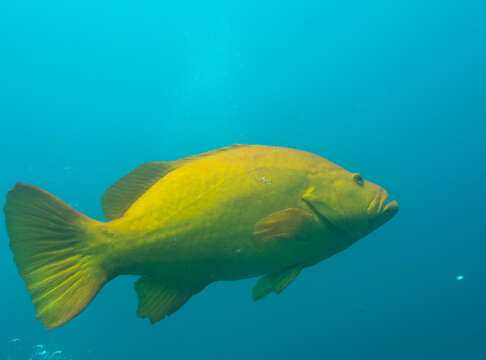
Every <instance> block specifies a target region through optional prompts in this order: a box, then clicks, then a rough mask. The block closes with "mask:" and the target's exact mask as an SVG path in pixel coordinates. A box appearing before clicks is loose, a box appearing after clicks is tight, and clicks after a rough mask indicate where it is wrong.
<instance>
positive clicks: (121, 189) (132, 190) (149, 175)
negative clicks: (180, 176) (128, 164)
mask: <svg viewBox="0 0 486 360" xmlns="http://www.w3.org/2000/svg"><path fill="white" fill-rule="evenodd" d="M173 169H174V164H173V162H171V161H168V162H164V161H153V162H148V163H145V164H142V165H140V166H139V167H137V168H136V169H135V170H133V171H132V172H130V173H128V174H127V175H125V176H124V177H122V178H121V179H120V180H118V181H117V182H116V183H114V184H113V185H111V186H110V187H109V188H108V189H107V190H106V192H105V193H104V194H103V196H102V197H101V203H102V205H103V213H104V214H105V218H106V219H107V220H115V219H118V218H119V217H121V216H122V215H123V214H124V213H125V211H127V209H128V208H129V207H130V205H132V204H133V203H134V202H135V200H137V199H138V198H139V197H140V196H141V195H142V194H143V193H144V192H145V191H147V190H148V189H149V188H150V187H151V186H152V185H154V184H155V183H156V182H157V181H159V179H161V178H162V177H164V176H165V175H166V174H168V173H169V172H170V171H172V170H173Z"/></svg>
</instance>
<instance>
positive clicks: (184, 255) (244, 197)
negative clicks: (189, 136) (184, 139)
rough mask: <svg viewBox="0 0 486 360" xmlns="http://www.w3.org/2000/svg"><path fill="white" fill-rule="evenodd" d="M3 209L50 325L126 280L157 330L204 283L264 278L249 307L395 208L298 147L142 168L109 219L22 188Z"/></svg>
mask: <svg viewBox="0 0 486 360" xmlns="http://www.w3.org/2000/svg"><path fill="white" fill-rule="evenodd" d="M6 198H7V199H6V203H5V206H4V213H5V219H6V228H7V232H8V235H9V238H10V248H11V250H12V252H13V257H14V261H15V263H16V265H17V268H18V272H19V274H20V276H21V277H22V279H23V280H24V282H25V284H26V288H27V290H28V291H29V292H30V294H31V298H32V302H33V304H34V306H35V309H36V317H37V318H38V319H39V320H40V322H41V323H42V324H43V325H44V326H45V327H46V329H54V328H56V327H59V326H61V325H64V324H65V323H67V322H68V321H70V320H71V319H72V318H74V317H75V316H77V315H78V314H79V313H80V312H82V311H83V310H84V309H85V308H86V307H87V305H88V304H89V303H90V302H91V300H92V299H93V298H94V297H95V296H96V294H97V293H98V292H99V291H100V290H101V288H102V287H103V286H104V285H105V284H106V283H107V282H109V281H110V280H112V279H114V278H116V277H118V276H121V275H128V274H130V275H139V276H140V278H138V279H137V280H136V281H135V285H134V287H135V291H136V295H137V298H138V309H137V315H138V316H139V317H141V318H148V319H149V320H150V321H151V323H156V322H158V321H159V320H162V319H163V318H165V317H166V316H168V315H171V314H173V313H174V312H176V311H177V310H178V309H180V308H181V306H183V305H184V304H185V303H186V302H187V301H188V300H189V299H190V298H191V297H192V296H193V295H195V294H197V293H199V292H200V291H202V290H203V289H205V288H206V287H207V286H208V285H210V284H212V283H214V282H220V281H234V280H240V279H246V278H252V277H260V278H259V280H258V281H257V282H256V285H255V287H254V288H253V300H254V301H257V300H260V299H262V298H264V297H265V296H267V295H269V294H270V293H272V292H274V293H277V294H279V293H281V292H282V291H283V290H284V289H285V288H286V287H287V286H288V285H289V284H290V283H292V282H293V281H294V280H295V279H296V278H297V276H298V275H299V273H300V272H301V271H302V270H303V269H306V268H309V267H311V266H313V265H316V264H318V263H320V262H321V261H323V260H325V259H327V258H329V257H331V256H333V255H335V254H337V253H339V252H341V251H343V250H345V249H346V248H348V247H349V246H351V245H352V244H353V243H355V242H356V241H357V240H359V239H361V238H363V237H364V236H366V235H368V234H369V233H371V232H372V231H374V230H375V229H377V228H378V227H380V226H381V225H383V224H384V223H386V222H388V221H389V220H390V219H391V218H393V217H394V215H395V214H396V213H397V212H398V203H397V202H396V201H395V200H393V201H389V195H388V192H387V191H386V190H384V189H383V188H381V187H380V186H378V185H376V184H374V183H372V182H370V181H368V180H366V179H364V177H363V176H362V175H361V174H359V173H352V172H349V171H347V170H345V169H344V168H342V167H340V166H338V165H336V164H334V163H332V162H330V161H328V160H326V159H325V158H323V157H321V156H319V155H316V154H313V153H310V152H306V151H301V150H295V149H288V148H284V147H276V146H264V145H241V144H237V145H233V146H228V147H224V148H221V149H217V150H212V151H209V152H206V153H203V154H199V155H194V156H189V157H186V158H182V159H179V160H175V161H165V162H164V161H154V162H147V163H144V164H142V165H140V166H139V167H137V168H135V169H134V170H133V171H131V172H130V173H128V174H127V175H126V176H124V177H122V178H121V179H120V180H119V181H118V182H116V183H115V184H114V185H112V186H110V187H109V188H108V189H107V191H106V192H105V194H104V195H103V196H102V207H103V213H104V217H105V219H106V221H98V220H95V219H91V218H89V217H88V216H86V215H83V214H81V213H80V212H78V211H76V210H75V209H74V208H72V207H71V206H69V205H68V204H67V203H65V202H63V201H62V200H60V199H58V198H57V197H55V196H54V195H52V194H50V193H49V192H47V191H44V190H42V189H40V188H38V187H35V186H33V185H28V184H24V183H17V184H16V185H15V187H14V188H13V189H12V190H11V191H9V192H8V194H7V197H6Z"/></svg>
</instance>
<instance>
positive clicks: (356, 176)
mask: <svg viewBox="0 0 486 360" xmlns="http://www.w3.org/2000/svg"><path fill="white" fill-rule="evenodd" d="M353 180H354V182H355V183H356V184H358V185H363V176H361V174H354V175H353Z"/></svg>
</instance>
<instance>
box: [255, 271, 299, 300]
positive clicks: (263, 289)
mask: <svg viewBox="0 0 486 360" xmlns="http://www.w3.org/2000/svg"><path fill="white" fill-rule="evenodd" d="M301 270H302V266H300V265H296V266H292V267H290V268H288V269H287V270H284V271H282V272H280V273H277V274H268V275H265V276H264V277H262V278H260V280H258V282H257V284H256V285H255V287H254V288H253V300H254V301H257V300H260V299H262V298H264V297H265V296H267V295H268V294H270V293H271V292H272V291H274V292H276V293H277V294H280V293H281V292H282V291H283V289H285V288H286V287H287V286H288V285H289V284H290V283H291V282H292V281H294V279H295V278H296V277H297V275H299V273H300V271H301Z"/></svg>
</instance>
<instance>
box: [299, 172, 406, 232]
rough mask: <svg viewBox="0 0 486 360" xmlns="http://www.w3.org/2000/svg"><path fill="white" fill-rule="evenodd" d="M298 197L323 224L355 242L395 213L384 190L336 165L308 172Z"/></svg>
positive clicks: (395, 203)
mask: <svg viewBox="0 0 486 360" xmlns="http://www.w3.org/2000/svg"><path fill="white" fill-rule="evenodd" d="M309 184H310V186H309V187H308V188H307V190H306V191H305V193H304V194H303V195H302V200H304V202H305V203H306V204H307V205H308V207H310V208H311V210H312V211H313V212H314V213H315V214H316V215H317V216H318V217H319V218H320V219H321V220H322V221H323V222H325V223H327V224H331V225H332V226H334V227H337V228H338V229H339V230H341V231H342V232H344V233H346V234H347V235H348V237H350V238H351V240H352V241H356V240H358V239H360V238H362V237H363V236H366V235H367V234H369V233H370V232H372V231H374V230H375V229H377V228H378V227H380V226H381V225H383V224H384V223H386V222H387V221H388V220H390V219H391V218H392V217H393V216H395V214H396V213H397V212H398V203H397V202H396V201H394V200H393V201H389V200H388V192H387V191H386V190H385V189H383V188H381V187H380V186H378V185H376V184H374V183H372V182H370V181H367V180H365V179H364V178H363V176H362V175H361V174H359V173H351V172H349V171H347V170H345V169H342V168H340V167H337V166H336V168H331V169H329V168H326V169H323V170H321V171H315V172H313V173H311V174H309Z"/></svg>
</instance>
